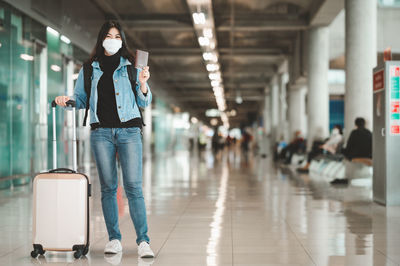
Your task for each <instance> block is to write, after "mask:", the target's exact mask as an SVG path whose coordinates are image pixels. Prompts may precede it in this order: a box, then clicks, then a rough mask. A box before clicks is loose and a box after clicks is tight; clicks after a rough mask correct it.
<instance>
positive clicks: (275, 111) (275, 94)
mask: <svg viewBox="0 0 400 266" xmlns="http://www.w3.org/2000/svg"><path fill="white" fill-rule="evenodd" d="M278 123H279V85H278V77H277V76H276V75H275V76H274V77H273V78H272V81H271V137H272V139H271V140H272V141H273V142H275V141H278V140H279V138H280V136H279V135H278V133H279V132H278V125H279V124H278Z"/></svg>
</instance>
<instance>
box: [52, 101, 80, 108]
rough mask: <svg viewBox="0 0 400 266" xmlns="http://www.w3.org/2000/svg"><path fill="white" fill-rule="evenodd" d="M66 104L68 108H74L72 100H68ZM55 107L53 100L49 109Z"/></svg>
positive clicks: (74, 103) (74, 104)
mask: <svg viewBox="0 0 400 266" xmlns="http://www.w3.org/2000/svg"><path fill="white" fill-rule="evenodd" d="M66 104H67V106H68V107H76V102H75V101H74V100H69V101H67V102H66ZM56 106H57V104H56V100H53V101H52V102H51V107H56Z"/></svg>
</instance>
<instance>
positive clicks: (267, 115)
mask: <svg viewBox="0 0 400 266" xmlns="http://www.w3.org/2000/svg"><path fill="white" fill-rule="evenodd" d="M264 93H265V94H264V112H263V118H264V128H265V131H266V133H267V134H271V95H270V92H269V88H265V91H264Z"/></svg>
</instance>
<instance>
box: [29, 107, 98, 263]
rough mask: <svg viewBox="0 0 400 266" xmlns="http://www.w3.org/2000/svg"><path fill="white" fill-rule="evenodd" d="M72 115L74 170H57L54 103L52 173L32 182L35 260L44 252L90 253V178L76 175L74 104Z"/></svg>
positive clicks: (79, 255)
mask: <svg viewBox="0 0 400 266" xmlns="http://www.w3.org/2000/svg"><path fill="white" fill-rule="evenodd" d="M67 105H69V106H72V112H73V115H72V117H73V120H72V121H73V149H72V153H73V170H71V169H66V168H57V145H56V144H57V143H56V121H55V119H56V118H55V117H56V116H55V113H56V103H55V102H54V101H53V102H52V113H53V170H51V171H49V172H47V173H41V174H39V175H37V176H35V178H34V180H33V224H32V232H33V251H32V252H31V256H32V257H33V258H36V257H37V256H38V255H39V254H40V255H43V254H44V253H45V251H47V250H48V251H75V253H74V257H75V258H80V257H81V256H82V255H86V254H87V253H88V252H89V224H90V223H89V221H90V220H89V197H90V194H91V192H90V190H91V186H90V184H89V178H88V177H87V176H86V175H84V174H81V173H77V163H76V157H77V155H76V124H75V102H74V101H69V102H67Z"/></svg>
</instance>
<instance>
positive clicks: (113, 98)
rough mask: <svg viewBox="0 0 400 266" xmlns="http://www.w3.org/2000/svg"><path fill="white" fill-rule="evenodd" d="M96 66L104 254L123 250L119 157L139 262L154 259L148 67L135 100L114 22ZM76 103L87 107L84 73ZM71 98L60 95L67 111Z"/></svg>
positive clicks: (94, 134) (94, 136) (94, 120)
mask: <svg viewBox="0 0 400 266" xmlns="http://www.w3.org/2000/svg"><path fill="white" fill-rule="evenodd" d="M87 63H89V64H91V65H92V67H93V74H92V82H91V95H90V108H89V109H90V126H91V129H92V130H91V139H90V142H91V143H90V144H91V148H92V151H93V154H94V158H95V161H96V165H97V170H98V173H99V178H100V184H101V203H102V208H103V215H104V220H105V222H106V226H107V231H108V236H109V242H108V243H107V244H106V247H105V249H104V253H107V254H117V253H119V252H121V251H122V245H121V233H120V230H119V225H118V205H117V198H116V194H117V188H118V177H117V168H116V155H117V152H118V156H119V159H120V162H121V166H122V173H123V182H124V188H125V193H126V195H127V198H128V202H129V212H130V215H131V218H132V221H133V224H134V226H135V230H136V235H137V239H136V242H137V244H138V246H139V247H138V254H139V257H142V258H144V257H146V258H148V257H154V253H153V251H152V250H151V248H150V246H149V237H148V235H147V217H146V207H145V203H144V198H143V193H142V138H141V126H142V119H141V115H140V112H139V108H138V106H137V104H136V103H138V105H139V106H140V107H146V106H147V105H149V104H150V102H151V99H152V94H151V92H150V88H149V86H148V85H147V80H148V79H149V77H150V72H149V67H144V68H143V70H140V69H138V71H137V73H138V74H137V83H136V88H134V89H135V90H136V92H137V93H136V95H137V97H138V98H137V101H135V95H134V93H133V91H132V87H131V83H130V80H129V77H128V73H127V66H128V65H131V64H132V63H134V56H133V54H132V53H131V52H130V51H129V49H128V47H127V44H126V39H125V36H124V33H123V31H122V28H121V26H120V25H119V24H118V23H117V22H115V21H108V22H106V23H104V25H103V26H102V28H101V29H100V32H99V34H98V37H97V43H96V46H95V48H94V49H93V52H92V54H91V56H90V59H89V60H88V62H87ZM74 98H75V101H76V107H77V108H78V109H83V108H85V107H86V99H87V95H86V93H85V90H84V75H83V69H81V71H80V72H79V76H78V79H77V82H76V86H75V91H74ZM69 99H70V97H68V96H58V97H56V99H55V101H56V103H57V104H58V105H60V106H66V104H65V103H66V102H67V101H68V100H69Z"/></svg>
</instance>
